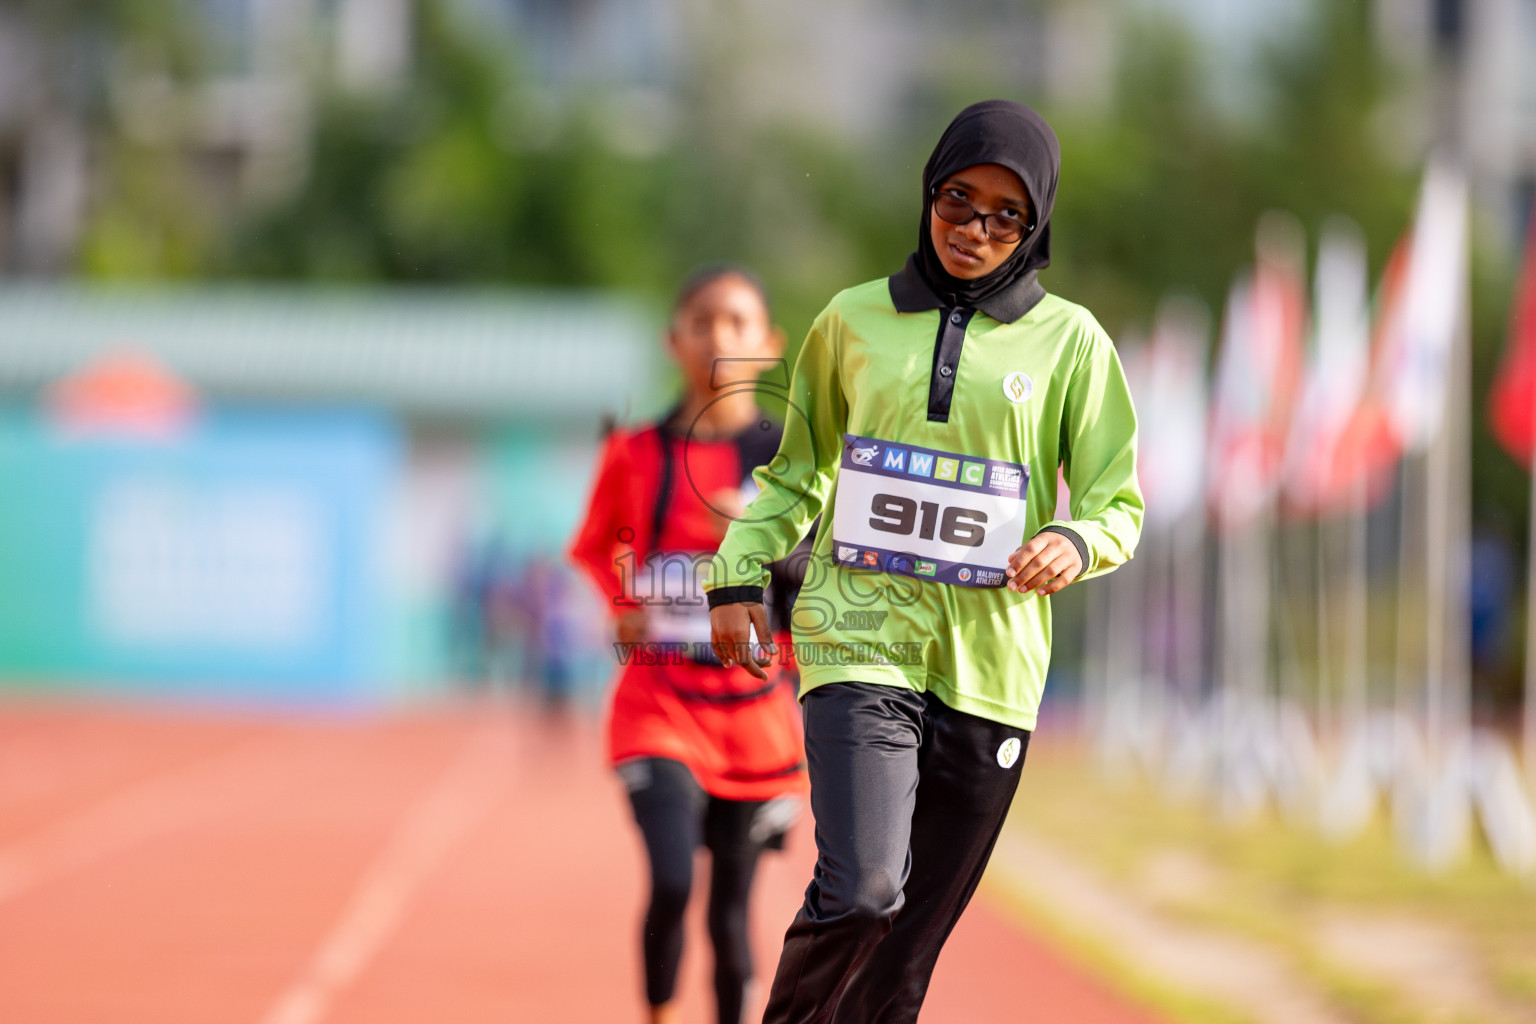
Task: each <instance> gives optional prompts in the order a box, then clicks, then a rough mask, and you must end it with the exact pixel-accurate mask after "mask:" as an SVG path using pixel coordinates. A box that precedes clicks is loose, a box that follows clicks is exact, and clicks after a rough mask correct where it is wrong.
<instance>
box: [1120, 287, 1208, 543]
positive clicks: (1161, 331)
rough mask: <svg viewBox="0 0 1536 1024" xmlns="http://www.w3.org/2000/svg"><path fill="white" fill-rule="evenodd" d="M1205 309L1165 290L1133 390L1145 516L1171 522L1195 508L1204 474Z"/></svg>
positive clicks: (1206, 323) (1138, 465)
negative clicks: (1137, 385) (1139, 387)
mask: <svg viewBox="0 0 1536 1024" xmlns="http://www.w3.org/2000/svg"><path fill="white" fill-rule="evenodd" d="M1209 319H1210V317H1209V314H1208V313H1207V312H1206V310H1205V307H1204V306H1203V305H1201V304H1200V303H1199V302H1197V301H1195V300H1193V299H1189V298H1185V297H1182V296H1170V297H1169V298H1166V299H1164V300H1163V302H1162V305H1161V306H1159V307H1158V311H1157V324H1156V326H1155V327H1154V328H1153V331H1152V339H1151V341H1150V342H1148V344H1147V345H1146V347H1145V348H1144V349H1143V350H1142V352H1141V354H1140V358H1139V364H1140V365H1139V366H1138V376H1139V377H1140V381H1138V383H1141V384H1142V385H1143V393H1142V394H1138V395H1137V403H1136V408H1137V414H1138V416H1137V418H1138V428H1139V431H1140V435H1141V440H1140V448H1139V450H1138V452H1137V458H1136V468H1137V474H1138V476H1139V478H1140V481H1141V485H1142V489H1143V491H1144V492H1145V493H1146V496H1147V516H1148V518H1149V519H1150V520H1152V521H1154V522H1164V523H1174V522H1178V521H1180V520H1182V519H1183V518H1185V517H1186V516H1187V515H1188V514H1189V513H1190V512H1191V511H1193V510H1195V508H1196V506H1198V504H1199V502H1200V495H1201V492H1202V488H1203V487H1204V476H1205V458H1204V449H1205V417H1206V408H1205V407H1206V398H1205V352H1206V344H1207V343H1206V332H1207V331H1208V329H1209V328H1208V326H1207V325H1208V322H1209Z"/></svg>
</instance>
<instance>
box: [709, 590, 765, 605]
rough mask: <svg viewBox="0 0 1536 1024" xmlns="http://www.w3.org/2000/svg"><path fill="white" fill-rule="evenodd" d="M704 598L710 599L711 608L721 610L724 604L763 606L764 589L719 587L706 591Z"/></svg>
mask: <svg viewBox="0 0 1536 1024" xmlns="http://www.w3.org/2000/svg"><path fill="white" fill-rule="evenodd" d="M704 596H705V597H706V598H708V599H709V606H710V607H711V608H719V607H720V606H721V605H723V604H744V603H745V604H762V603H763V588H762V587H719V588H717V589H715V590H709V591H705V594H704Z"/></svg>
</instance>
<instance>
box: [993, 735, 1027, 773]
mask: <svg viewBox="0 0 1536 1024" xmlns="http://www.w3.org/2000/svg"><path fill="white" fill-rule="evenodd" d="M1022 746H1023V744H1022V743H1020V742H1019V739H1018V737H1017V736H1010V737H1009V738H1008V739H1006V740H1003V745H1002V746H1000V747H998V748H997V763H998V764H999V765H1001V766H1002V767H1004V768H1012V767H1013V762H1015V761H1017V760H1018V759H1019V748H1021V747H1022Z"/></svg>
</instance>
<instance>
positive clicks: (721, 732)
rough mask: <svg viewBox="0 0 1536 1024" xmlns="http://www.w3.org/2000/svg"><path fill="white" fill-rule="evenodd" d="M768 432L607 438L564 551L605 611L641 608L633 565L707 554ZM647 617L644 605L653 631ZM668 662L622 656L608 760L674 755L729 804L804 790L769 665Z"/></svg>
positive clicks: (796, 715) (776, 674)
mask: <svg viewBox="0 0 1536 1024" xmlns="http://www.w3.org/2000/svg"><path fill="white" fill-rule="evenodd" d="M664 422H665V421H664ZM766 422H767V421H764V423H766ZM770 426H771V425H770ZM778 434H779V431H778V428H777V427H772V428H771V430H765V429H763V427H762V425H761V424H756V423H755V424H754V425H753V426H752V427H750V428H749V429H748V431H747V432H746V433H745V434H744V435H743V436H742V437H738V438H735V439H726V440H721V441H699V440H695V439H690V438H687V437H683V436H679V435H677V434H674V433H672V432H671V431H670V430H666V429H664V428H663V427H662V426H661V425H651V426H648V427H643V428H640V429H637V430H633V431H626V430H615V431H614V432H613V433H611V434H610V435H609V437H608V441H607V444H606V446H605V447H604V449H603V453H602V457H601V459H600V462H599V466H598V472H597V478H596V481H595V483H594V484H593V487H592V497H591V500H590V501H589V503H588V506H587V515H586V520H585V522H583V523H582V525H581V528H580V530H578V531H577V534H576V537H575V539H574V540H573V541H572V543H571V548H570V557H571V558H572V559H573V560H574V561H575V562H576V563H577V564H579V565H580V566H581V567H582V568H583V569H584V570H585V571H586V572H587V574H588V576H590V577H591V579H592V580H593V582H594V583H596V585H597V588H598V590H599V592H600V593H601V594H602V596H603V598H604V601H605V602H606V603H607V605H608V608H609V610H610V612H611V613H612V614H614V615H615V616H617V615H618V614H621V613H623V612H625V611H629V610H631V609H633V608H636V607H641V606H643V602H642V601H640V600H637V597H643V596H645V595H646V594H647V593H649V590H648V588H646V587H641V588H640V589H639V590H638V593H637V590H636V584H635V572H636V569H637V568H638V569H639V571H640V572H641V573H642V574H643V573H644V572H645V568H646V564H647V559H649V558H651V556H652V555H656V554H657V553H662V552H665V553H668V555H670V554H671V553H673V552H677V553H680V554H713V553H714V551H715V549H716V548H717V547H718V546H719V544H720V541H721V539H722V538H723V537H724V536H725V529H726V527H727V526H728V525H729V523H730V520H729V518H727V516H728V515H729V514H730V512H731V510H732V507H733V505H734V504H735V502H736V501H738V500H739V495H740V494H741V489H742V486H743V483H744V481H746V480H748V479H749V478H750V475H751V470H752V469H753V467H754V466H755V465H757V464H758V463H759V462H766V461H768V459H770V458H772V456H773V453H774V451H776V450H777V442H778ZM765 452H766V454H764V453H765ZM711 506H713V507H711ZM699 596H700V597H702V596H703V595H702V591H700V593H699ZM658 620H659V614H658V610H657V609H656V608H655V607H654V606H653V607H652V608H651V616H650V627H651V628H652V629H653V630H655V629H656V628H657V627H659V626H660V625H661V623H660V622H659V621H658ZM651 638H652V637H648V639H651ZM784 640H786V641H787V640H788V637H787V636H785V637H784ZM636 653H638V652H636ZM675 660H679V659H667V658H644V659H640V658H637V657H636V656H635V655H633V654H632V655H631V658H630V660H629V662H628V663H627V664H626V665H625V666H624V667H623V668H622V669H621V670H620V673H619V680H618V685H617V687H616V688H615V690H614V695H613V703H612V706H611V708H610V711H609V718H608V730H607V732H608V756H609V760H610V761H611V762H612V763H614V764H618V763H619V762H621V761H625V760H627V759H629V758H634V757H667V758H672V759H674V760H677V761H681V762H682V763H684V764H686V765H687V766H688V767H689V769H690V770H691V771H692V772H693V775H694V778H696V779H697V780H698V781H699V785H700V786H702V787H703V789H704V790H705V792H707V793H709V794H711V795H713V796H717V797H722V798H724V799H728V800H767V799H771V798H772V797H775V796H779V795H782V794H784V793H787V792H797V791H803V790H804V789H805V788H806V785H807V783H806V777H805V769H804V750H803V743H802V738H801V730H800V712H799V707H798V705H797V704H796V702H795V698H794V688H793V685H792V684H791V685H786V680H784V679H782V677H781V673H780V670H779V668H778V666H777V665H774V666H770V667H769V669H768V674H769V681H768V682H767V683H766V684H765V683H764V682H763V681H762V680H760V679H758V678H757V677H756V676H753V675H752V674H751V673H750V672H748V671H747V670H746V669H744V668H741V667H739V666H737V667H733V668H724V667H722V666H720V665H718V664H704V663H700V662H695V661H692V660H689V659H681V660H682V663H681V664H675V663H666V662H669V661H675ZM655 661H661V662H663V663H662V664H654V663H651V662H655Z"/></svg>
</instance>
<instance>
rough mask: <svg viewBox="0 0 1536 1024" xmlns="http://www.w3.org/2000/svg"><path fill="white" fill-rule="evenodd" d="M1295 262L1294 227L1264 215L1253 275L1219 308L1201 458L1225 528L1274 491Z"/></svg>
mask: <svg viewBox="0 0 1536 1024" xmlns="http://www.w3.org/2000/svg"><path fill="white" fill-rule="evenodd" d="M1303 262H1304V253H1303V250H1302V236H1301V228H1300V226H1299V225H1297V224H1296V223H1295V221H1294V220H1293V219H1290V218H1288V217H1286V216H1284V215H1280V214H1267V215H1266V216H1265V218H1264V219H1263V220H1262V221H1261V222H1260V224H1259V245H1258V261H1257V263H1256V264H1255V266H1254V271H1253V275H1252V277H1251V278H1246V279H1240V280H1239V281H1238V282H1236V283H1235V284H1234V285H1233V288H1232V292H1231V294H1230V296H1229V298H1228V300H1227V310H1226V315H1225V320H1224V325H1223V328H1222V342H1221V355H1220V360H1219V362H1218V364H1217V370H1216V384H1215V392H1214V394H1213V396H1212V407H1211V429H1210V442H1211V444H1210V455H1209V458H1210V474H1211V480H1210V485H1211V486H1210V493H1211V499H1212V503H1213V505H1214V506H1215V510H1216V513H1217V515H1218V516H1219V517H1220V518H1221V519H1223V520H1225V521H1227V522H1229V523H1242V522H1246V521H1247V520H1248V519H1250V518H1252V517H1253V516H1254V515H1255V514H1256V513H1257V512H1258V511H1259V510H1260V509H1262V508H1263V507H1264V505H1265V504H1266V503H1267V502H1268V501H1270V500H1271V499H1272V498H1273V497H1274V495H1275V493H1276V490H1277V489H1278V486H1279V483H1280V472H1281V467H1282V462H1283V456H1284V451H1285V440H1286V436H1287V434H1288V433H1289V425H1290V417H1291V413H1292V411H1293V408H1294V405H1295V397H1296V396H1295V392H1296V386H1297V378H1298V376H1299V371H1300V366H1301V341H1302V332H1303V330H1304V325H1305V321H1306V285H1305V283H1304V279H1303V276H1302V264H1303Z"/></svg>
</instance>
